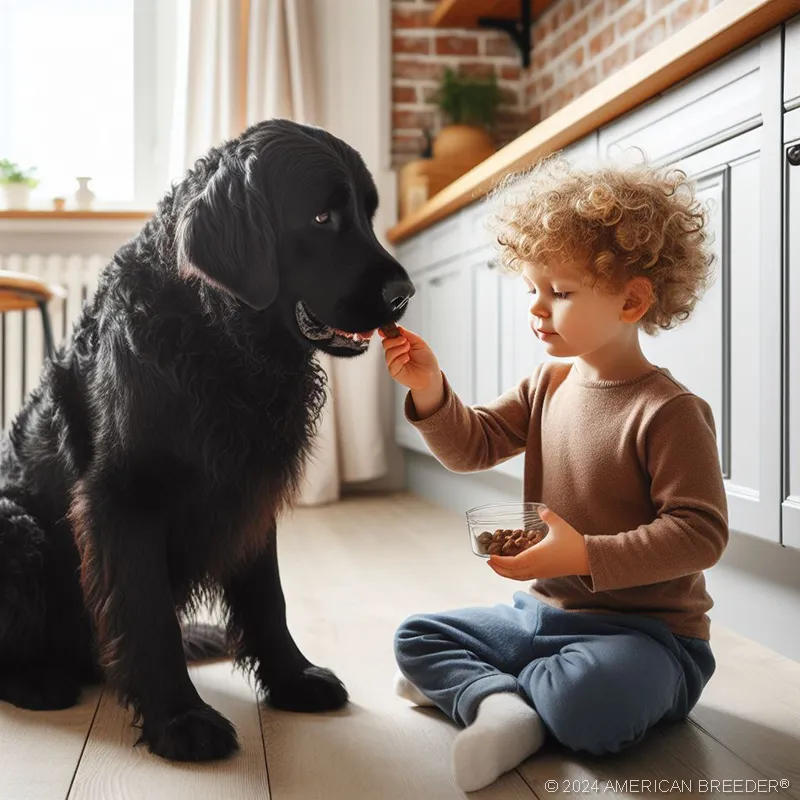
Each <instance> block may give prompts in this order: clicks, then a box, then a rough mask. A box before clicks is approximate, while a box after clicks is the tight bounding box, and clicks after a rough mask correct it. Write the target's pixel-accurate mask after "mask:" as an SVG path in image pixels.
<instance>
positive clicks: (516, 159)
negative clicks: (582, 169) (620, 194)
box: [387, 0, 800, 244]
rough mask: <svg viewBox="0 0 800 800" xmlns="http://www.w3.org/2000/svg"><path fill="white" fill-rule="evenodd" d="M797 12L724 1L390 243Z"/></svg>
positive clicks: (454, 189)
mask: <svg viewBox="0 0 800 800" xmlns="http://www.w3.org/2000/svg"><path fill="white" fill-rule="evenodd" d="M798 13H800V0H723V2H722V3H720V4H719V5H718V6H715V7H714V8H712V9H711V10H710V11H708V12H707V13H705V14H704V15H703V16H702V17H700V19H697V20H695V21H694V22H692V23H691V24H689V25H687V26H686V27H685V28H683V29H682V30H680V31H678V33H676V34H674V35H673V36H671V37H670V38H669V39H667V40H666V41H664V42H662V43H661V44H660V45H658V46H657V47H654V48H653V49H652V50H650V51H649V52H648V53H645V54H644V55H643V56H641V57H640V58H638V59H636V60H635V61H633V62H631V63H630V64H628V65H627V66H625V67H623V68H622V69H621V70H620V71H619V72H617V73H615V74H614V75H612V76H611V77H609V78H607V79H606V80H604V81H603V82H602V83H599V84H598V85H597V86H595V87H594V88H592V89H590V90H589V91H588V92H586V93H585V94H583V95H581V96H580V97H578V98H577V99H575V100H573V101H572V102H571V103H570V104H569V105H567V106H564V108H562V109H560V110H559V111H557V112H556V113H555V114H553V115H551V116H550V117H548V118H547V119H545V120H542V122H540V123H539V124H538V125H536V126H534V127H533V128H531V129H530V130H528V131H526V132H525V133H523V134H522V135H521V136H519V137H518V138H517V139H515V140H514V141H513V142H511V143H510V144H508V145H506V146H505V147H504V148H503V149H502V150H498V151H497V152H496V153H494V154H493V155H492V156H490V157H489V158H487V159H486V160H485V161H483V162H482V163H480V164H478V166H477V167H474V168H473V169H471V170H470V171H469V172H467V173H466V174H464V175H462V176H461V177H460V178H458V179H457V180H456V181H454V182H453V183H451V184H450V185H449V186H446V187H445V188H444V189H442V191H441V192H439V193H438V194H437V195H434V197H432V198H431V199H430V200H428V202H427V203H425V205H423V206H422V207H421V208H419V209H418V210H417V211H415V212H414V213H413V214H410V215H409V216H408V217H406V218H405V219H403V220H401V221H400V222H398V224H397V225H395V226H394V227H393V228H391V229H390V230H389V231H388V234H387V235H388V238H389V241H391V242H393V243H394V244H397V243H398V242H401V241H403V239H407V238H408V237H409V236H412V235H413V234H415V233H418V232H419V231H421V230H424V229H425V228H427V227H429V226H430V225H432V224H433V223H434V222H437V221H439V220H440V219H443V218H444V217H446V216H448V215H450V214H452V213H454V212H455V211H458V210H459V209H460V208H463V207H464V206H466V205H468V204H469V203H471V202H473V201H475V200H478V199H479V198H480V197H483V196H484V195H485V194H487V193H488V192H489V191H491V189H492V188H493V187H494V186H495V185H496V183H497V181H498V180H499V179H501V178H502V177H503V176H504V175H506V174H508V173H509V172H513V171H516V170H518V169H522V168H525V167H527V166H529V165H531V164H532V163H534V162H536V161H537V160H538V159H540V158H543V157H544V156H546V155H549V154H550V153H553V152H555V151H556V150H560V149H561V148H563V147H566V146H567V145H569V144H572V142H575V141H577V140H578V139H581V138H582V137H584V136H586V135H587V134H589V133H591V132H592V131H594V130H596V129H597V128H599V127H601V126H603V125H605V124H606V123H608V122H610V121H611V120H613V119H616V118H617V117H619V116H621V115H622V114H625V113H626V112H628V111H630V110H631V109H633V108H636V107H637V106H639V105H641V104H642V103H644V102H646V101H647V100H649V99H650V98H652V97H654V96H655V95H657V94H659V93H660V92H663V91H665V90H666V89H668V88H669V87H670V86H673V85H674V84H676V83H677V82H678V81H681V80H683V79H684V78H687V77H688V76H689V75H692V74H693V73H695V72H697V71H699V70H701V69H703V68H704V67H707V66H709V65H710V64H713V63H714V62H715V61H718V60H719V59H721V58H723V57H724V56H726V55H728V54H729V53H731V52H732V51H733V50H735V49H736V48H738V47H741V46H742V45H745V44H747V43H748V42H750V41H752V40H753V39H756V38H757V37H759V36H761V35H762V34H763V33H766V32H767V31H768V30H770V29H771V28H774V27H775V26H776V25H780V24H781V23H782V22H784V21H785V20H787V19H789V18H790V17H792V16H794V15H795V14H798Z"/></svg>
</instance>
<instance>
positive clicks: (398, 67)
mask: <svg viewBox="0 0 800 800" xmlns="http://www.w3.org/2000/svg"><path fill="white" fill-rule="evenodd" d="M444 68H445V65H444V64H442V63H441V62H438V61H418V60H416V59H405V58H404V59H399V58H395V59H394V60H393V63H392V75H393V76H394V77H395V78H404V79H406V80H412V81H438V80H441V77H442V75H443V74H444Z"/></svg>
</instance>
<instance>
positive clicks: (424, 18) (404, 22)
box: [392, 8, 431, 31]
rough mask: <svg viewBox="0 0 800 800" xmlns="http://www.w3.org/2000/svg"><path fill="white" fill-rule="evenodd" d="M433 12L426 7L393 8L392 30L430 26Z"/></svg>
mask: <svg viewBox="0 0 800 800" xmlns="http://www.w3.org/2000/svg"><path fill="white" fill-rule="evenodd" d="M430 24H431V12H430V11H426V10H424V9H420V10H416V9H413V10H408V9H405V8H402V9H392V30H393V31H396V30H399V29H400V28H429V27H430Z"/></svg>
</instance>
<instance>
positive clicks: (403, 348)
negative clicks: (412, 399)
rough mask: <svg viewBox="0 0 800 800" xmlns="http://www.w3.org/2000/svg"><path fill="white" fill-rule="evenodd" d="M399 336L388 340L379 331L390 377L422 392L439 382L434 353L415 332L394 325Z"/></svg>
mask: <svg viewBox="0 0 800 800" xmlns="http://www.w3.org/2000/svg"><path fill="white" fill-rule="evenodd" d="M397 327H398V330H399V331H400V335H399V336H395V337H388V336H386V334H385V333H384V332H383V331H382V330H378V334H379V336H380V337H381V338H382V339H383V351H384V356H385V358H386V366H387V367H388V368H389V374H390V375H391V376H392V377H393V378H394V379H395V380H396V381H397V382H398V383H400V384H402V385H403V386H407V387H408V388H409V389H411V390H412V391H424V390H426V389H428V388H429V387H430V386H432V385H433V384H434V383H435V381H436V380H438V378H439V375H440V372H441V370H440V369H439V362H438V361H437V360H436V356H435V355H434V353H433V350H431V348H430V347H429V346H428V344H427V342H425V341H424V339H422V338H421V337H420V336H417V334H416V333H412V332H411V331H409V330H406V329H405V328H401V327H400V326H399V325H398V326H397Z"/></svg>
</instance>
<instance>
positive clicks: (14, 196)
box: [3, 183, 31, 209]
mask: <svg viewBox="0 0 800 800" xmlns="http://www.w3.org/2000/svg"><path fill="white" fill-rule="evenodd" d="M3 193H4V194H5V198H6V203H5V205H6V208H8V209H25V208H27V207H28V205H29V203H30V199H31V187H30V186H26V185H25V184H24V183H4V184H3Z"/></svg>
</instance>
